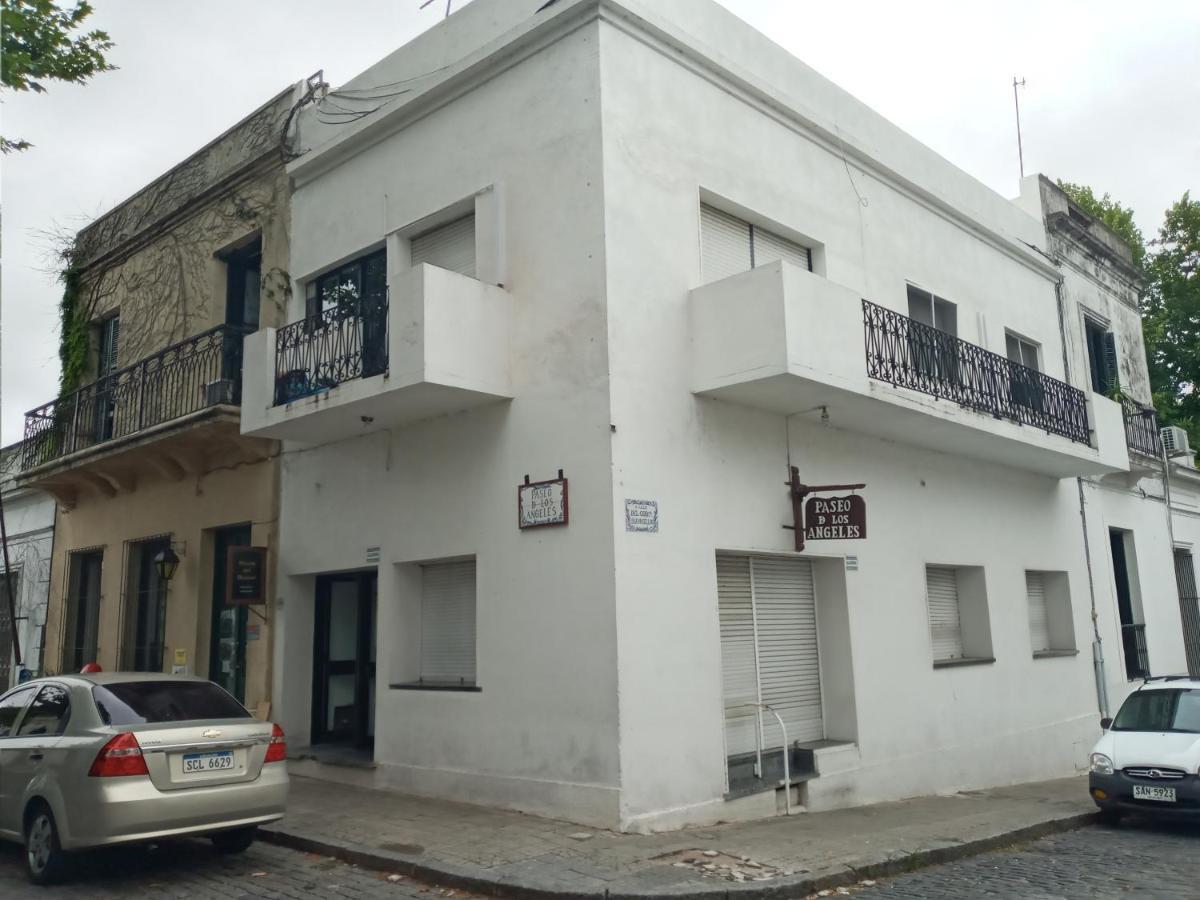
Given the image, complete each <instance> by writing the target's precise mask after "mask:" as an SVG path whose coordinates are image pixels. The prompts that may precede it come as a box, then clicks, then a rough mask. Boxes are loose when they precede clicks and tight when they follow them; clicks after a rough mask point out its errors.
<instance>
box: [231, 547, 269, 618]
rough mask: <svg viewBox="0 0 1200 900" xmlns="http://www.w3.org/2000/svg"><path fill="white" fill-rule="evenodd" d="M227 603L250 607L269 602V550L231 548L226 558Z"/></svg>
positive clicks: (262, 548)
mask: <svg viewBox="0 0 1200 900" xmlns="http://www.w3.org/2000/svg"><path fill="white" fill-rule="evenodd" d="M225 570H226V572H228V576H227V578H226V582H225V603H226V604H227V605H229V606H250V605H251V604H255V603H266V602H267V548H266V547H230V548H229V555H228V556H227V557H226V565H225Z"/></svg>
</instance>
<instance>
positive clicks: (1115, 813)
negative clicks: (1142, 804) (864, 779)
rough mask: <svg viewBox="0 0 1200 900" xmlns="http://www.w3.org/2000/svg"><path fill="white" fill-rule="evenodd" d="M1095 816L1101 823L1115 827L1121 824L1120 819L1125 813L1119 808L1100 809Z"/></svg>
mask: <svg viewBox="0 0 1200 900" xmlns="http://www.w3.org/2000/svg"><path fill="white" fill-rule="evenodd" d="M1096 817H1097V818H1098V819H1099V820H1100V824H1101V825H1108V826H1109V827H1110V828H1116V827H1117V826H1118V825H1120V824H1121V819H1123V818H1124V817H1125V814H1124V813H1123V812H1121V811H1120V810H1119V809H1102V810H1100V812H1099V813H1097V814H1096Z"/></svg>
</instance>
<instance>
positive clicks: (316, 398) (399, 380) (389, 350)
mask: <svg viewBox="0 0 1200 900" xmlns="http://www.w3.org/2000/svg"><path fill="white" fill-rule="evenodd" d="M510 320H511V303H510V299H509V295H508V293H507V292H506V291H504V290H503V289H502V288H498V287H495V286H493V285H488V284H483V283H482V282H479V281H476V280H475V279H473V278H467V277H466V276H463V275H459V274H456V273H454V272H449V271H446V270H445V269H439V268H437V267H435V266H429V265H422V266H418V267H416V268H414V269H412V270H410V271H408V272H406V273H404V274H403V275H402V276H401V277H400V278H399V279H398V281H397V282H396V283H394V284H393V285H392V286H391V290H390V293H389V296H386V297H378V298H362V299H357V298H356V299H354V300H353V301H352V302H350V303H347V304H344V305H339V306H338V307H337V308H333V309H327V310H324V311H323V312H321V313H319V314H317V315H313V316H308V317H305V318H304V319H301V320H299V321H297V322H293V323H291V324H289V325H286V326H284V327H283V328H280V329H278V330H276V329H273V328H265V329H262V330H261V331H258V332H256V333H254V334H252V335H250V336H249V337H248V338H247V339H246V350H245V357H246V369H245V398H244V403H243V405H242V433H243V434H246V435H252V436H255V437H270V438H282V439H288V440H296V441H301V442H309V443H314V442H325V441H332V440H339V439H342V438H346V437H350V436H353V435H356V434H362V433H365V432H368V431H374V430H378V429H381V428H388V427H392V426H397V425H405V424H409V423H412V422H416V421H420V420H423V419H429V418H433V417H435V416H440V415H446V414H448V413H454V412H460V411H462V410H466V409H471V408H473V407H476V406H479V405H481V404H486V403H496V402H501V401H504V400H508V399H511V398H512V389H511V385H510V379H509V361H508V350H509V343H508V336H509V323H510Z"/></svg>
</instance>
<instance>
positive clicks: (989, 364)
mask: <svg viewBox="0 0 1200 900" xmlns="http://www.w3.org/2000/svg"><path fill="white" fill-rule="evenodd" d="M862 304H863V326H864V330H865V341H866V351H867V375H869V376H870V377H871V378H874V379H876V380H878V381H885V382H887V383H888V384H891V385H893V386H894V387H903V388H909V389H910V390H914V391H920V392H921V393H923V394H930V395H932V396H934V397H939V398H945V399H947V400H952V401H954V402H956V403H958V404H959V405H960V406H964V407H966V408H968V409H974V410H977V411H979V412H983V413H989V414H991V415H993V416H995V417H996V418H998V419H1009V420H1010V421H1013V422H1017V423H1019V424H1021V425H1032V426H1033V427H1035V428H1041V429H1044V430H1045V431H1046V432H1048V433H1050V434H1057V435H1060V436H1062V437H1065V438H1069V439H1070V440H1072V441H1076V442H1078V443H1080V444H1090V442H1091V435H1090V431H1089V429H1088V418H1087V400H1086V398H1085V395H1084V393H1083V391H1081V390H1079V389H1078V388H1076V387H1072V386H1071V385H1069V384H1067V383H1065V382H1062V381H1059V380H1058V379H1057V378H1051V377H1050V376H1049V375H1045V374H1043V373H1042V372H1039V371H1037V370H1036V369H1031V368H1029V367H1028V366H1023V365H1021V364H1020V363H1015V362H1013V361H1012V360H1010V359H1007V358H1006V357H1003V356H1001V355H1000V354H998V353H992V352H991V351H990V350H985V349H983V348H982V347H978V346H976V345H975V344H970V343H967V342H966V341H963V340H959V339H958V338H957V337H955V336H954V335H952V334H950V333H949V332H946V331H941V330H940V329H937V328H933V327H932V326H929V325H925V324H923V323H921V322H918V321H916V320H915V319H911V318H909V317H908V316H905V315H902V314H901V313H898V312H895V311H894V310H890V309H886V308H885V307H882V306H879V305H878V304H875V303H872V302H871V301H869V300H863V302H862Z"/></svg>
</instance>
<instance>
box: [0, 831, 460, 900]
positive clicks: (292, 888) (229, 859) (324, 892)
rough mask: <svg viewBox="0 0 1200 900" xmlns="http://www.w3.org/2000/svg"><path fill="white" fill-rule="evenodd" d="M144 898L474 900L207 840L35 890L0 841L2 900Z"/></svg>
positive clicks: (288, 853) (128, 858)
mask: <svg viewBox="0 0 1200 900" xmlns="http://www.w3.org/2000/svg"><path fill="white" fill-rule="evenodd" d="M135 897H136V898H142V897H172V898H193V897H195V898H201V900H218V898H219V900H225V898H240V897H265V898H273V900H274V898H286V900H302V898H309V897H353V898H360V897H361V898H364V900H374V898H380V897H387V898H392V900H410V898H421V900H437V898H442V897H453V898H455V900H472V898H475V897H476V895H474V894H471V893H470V892H468V891H462V890H452V889H449V888H439V887H436V886H433V885H429V884H424V883H421V882H417V881H414V880H412V879H409V878H401V879H400V880H399V881H396V882H392V881H389V880H388V876H387V874H386V873H383V872H370V871H365V870H363V869H359V868H356V867H354V866H348V865H345V864H343V863H340V862H337V861H336V860H332V859H328V858H327V857H323V856H317V855H314V854H309V853H299V852H297V851H294V850H285V849H283V848H281V847H274V846H271V845H270V844H264V843H262V842H259V843H256V844H255V845H254V846H252V847H251V848H250V849H249V850H247V851H246V852H245V853H243V854H241V855H240V856H221V855H219V854H217V853H215V852H214V851H213V849H212V847H211V846H210V845H209V843H208V842H207V841H178V842H175V843H171V844H165V845H163V846H161V847H159V848H156V849H154V850H146V849H144V848H142V849H127V850H117V851H108V852H104V853H89V854H85V855H82V856H80V857H79V858H78V859H77V860H76V866H75V869H74V872H73V875H72V877H71V879H70V881H69V882H68V883H66V884H63V885H56V886H54V887H50V888H38V887H35V886H33V885H31V884H30V883H29V882H28V881H27V880H26V877H25V869H24V867H23V865H22V860H21V852H20V850H19V848H17V847H16V846H15V845H13V844H8V843H0V898H3V900H59V898H62V900H66V898H71V900H74V898H80V900H83V898H86V900H131V898H135Z"/></svg>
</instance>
